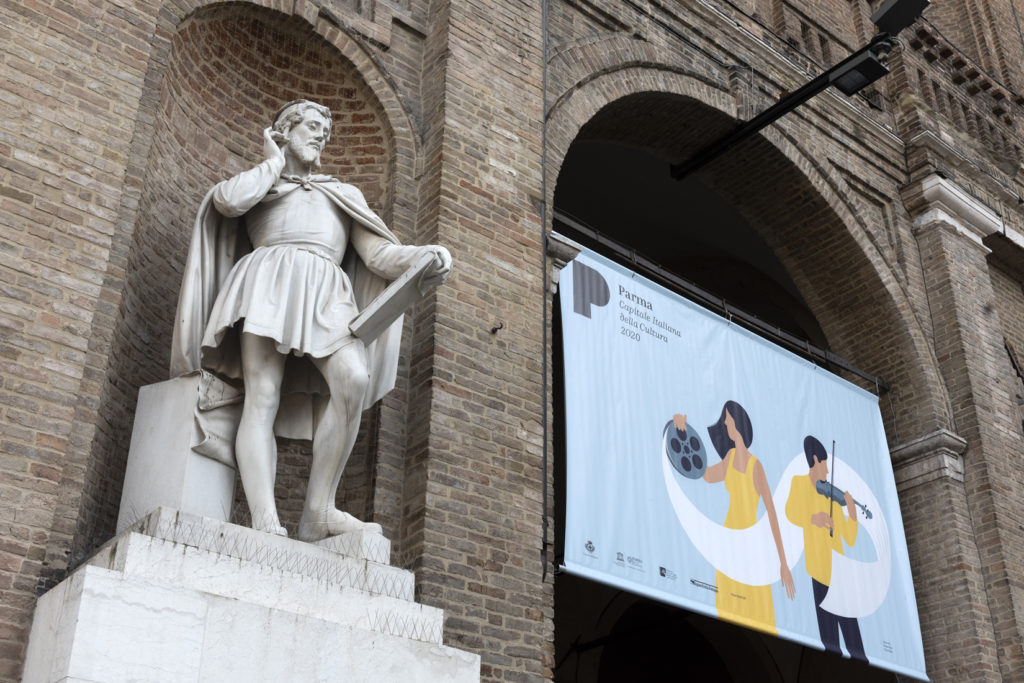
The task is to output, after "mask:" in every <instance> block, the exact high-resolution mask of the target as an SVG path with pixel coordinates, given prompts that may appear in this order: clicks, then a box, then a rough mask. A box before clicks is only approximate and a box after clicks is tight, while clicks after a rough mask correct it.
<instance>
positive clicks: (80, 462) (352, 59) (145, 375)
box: [44, 0, 421, 583]
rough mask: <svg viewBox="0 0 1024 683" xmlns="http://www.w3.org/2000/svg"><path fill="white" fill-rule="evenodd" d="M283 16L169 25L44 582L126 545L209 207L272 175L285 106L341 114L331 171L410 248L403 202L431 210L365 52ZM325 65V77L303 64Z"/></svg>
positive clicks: (202, 5) (158, 54) (163, 31)
mask: <svg viewBox="0 0 1024 683" xmlns="http://www.w3.org/2000/svg"><path fill="white" fill-rule="evenodd" d="M279 4H280V3H267V2H243V3H239V2H219V1H218V2H193V3H190V4H185V3H182V4H179V5H177V6H174V7H173V9H171V10H170V11H169V12H167V13H164V14H162V15H160V19H159V20H158V24H157V26H156V30H155V33H154V35H153V36H152V41H151V43H152V51H151V53H150V60H149V65H148V71H147V75H146V80H145V86H144V89H143V91H142V93H141V98H140V106H139V110H138V112H137V114H136V118H135V129H134V130H133V131H132V133H131V135H132V142H131V146H130V148H131V156H130V159H129V162H128V165H127V168H126V171H125V185H126V191H125V193H124V199H123V200H122V203H121V205H120V207H119V208H118V225H119V226H120V229H119V231H118V232H117V233H116V234H115V235H114V236H113V239H112V247H111V257H110V261H109V263H108V270H107V274H106V279H105V282H104V285H103V292H102V295H101V302H102V306H101V308H100V310H98V311H97V315H96V316H95V318H94V322H93V327H92V330H91V338H90V353H89V356H88V359H87V366H88V369H87V372H88V374H89V376H90V379H91V380H92V381H93V382H94V384H95V391H94V392H83V394H82V396H83V399H82V400H81V402H80V405H78V406H77V407H76V414H75V420H74V424H73V431H74V433H75V434H76V439H75V440H74V442H72V443H71V444H70V445H69V447H68V451H67V457H66V462H65V466H64V471H63V473H62V478H61V482H60V489H59V495H58V509H57V510H56V513H55V522H54V528H53V533H52V534H51V537H50V542H49V545H48V548H47V563H48V565H49V567H50V569H49V570H48V576H47V577H46V578H45V579H44V582H45V583H52V582H55V581H56V580H59V578H60V576H61V574H62V572H64V571H65V570H67V569H70V568H73V567H74V566H76V565H77V564H78V563H79V562H81V560H82V559H84V558H85V557H87V556H88V554H89V553H90V552H91V550H92V548H94V547H96V546H97V545H98V544H99V543H102V542H103V541H105V540H106V538H108V537H109V536H110V535H111V534H112V533H113V530H114V523H115V521H116V516H117V510H118V506H119V503H120V490H121V482H122V480H123V476H124V464H125V459H126V457H127V448H128V442H129V436H130V434H131V421H132V416H133V414H134V408H135V400H136V395H137V391H138V387H139V386H141V385H143V384H148V383H152V382H156V381H160V380H162V379H165V378H166V373H167V357H168V353H169V340H170V330H171V320H172V318H173V315H174V305H175V302H176V301H177V291H178V287H179V285H180V278H181V270H182V265H183V263H182V262H183V260H184V255H185V253H186V248H187V243H188V239H189V234H190V232H191V225H192V221H193V219H194V216H195V211H196V208H197V207H198V203H199V200H200V199H201V198H202V196H203V194H204V193H205V191H206V190H207V189H208V188H209V187H210V186H212V185H213V184H214V183H215V182H217V181H219V180H221V179H223V178H224V177H226V176H227V175H229V174H230V173H233V172H236V171H238V170H242V169H243V168H245V167H247V166H248V165H251V164H252V163H254V162H255V161H258V160H259V157H260V150H261V141H260V135H259V132H260V130H262V128H264V127H265V126H267V125H269V119H270V118H271V117H272V115H273V113H274V112H275V111H276V110H277V108H278V107H279V106H280V104H282V103H283V102H286V101H288V100H290V99H295V98H298V97H311V98H312V99H317V100H320V101H322V102H324V103H325V104H327V105H328V106H330V107H331V108H332V110H333V111H334V114H335V116H334V119H335V120H334V131H333V133H332V139H331V142H330V143H329V145H328V147H327V149H326V150H325V152H324V161H325V165H324V172H327V173H331V174H335V175H338V176H340V177H343V178H345V179H346V180H348V181H350V182H353V183H354V184H357V185H358V186H360V187H361V189H363V190H364V192H365V194H366V196H367V199H368V200H369V202H370V204H371V206H373V208H374V209H376V210H377V211H378V212H380V213H381V214H382V216H384V217H385V218H386V219H387V220H388V221H389V223H390V224H391V226H392V227H393V229H394V230H395V232H396V233H397V234H398V235H399V237H400V238H404V239H409V238H410V237H411V236H412V234H413V230H414V210H415V202H410V201H396V199H395V198H396V196H401V197H414V196H416V186H415V176H416V166H417V163H418V161H417V160H418V157H419V154H420V146H421V142H420V140H419V138H418V136H417V134H416V133H415V132H414V127H413V126H412V124H411V118H410V115H409V113H408V112H407V111H406V110H405V109H404V107H403V106H402V105H401V103H400V101H399V98H398V96H397V94H396V92H395V88H394V87H393V85H392V84H391V83H390V82H389V81H388V79H387V77H386V76H385V74H384V72H383V70H382V69H381V68H380V67H379V65H378V64H377V63H376V62H375V61H374V59H373V58H372V57H371V53H370V52H369V51H368V50H367V49H364V47H363V46H362V44H361V43H360V39H358V38H357V37H354V36H352V35H349V34H347V33H345V32H344V31H342V30H340V29H339V28H338V27H337V26H335V25H334V24H331V23H330V22H327V21H326V20H324V19H322V18H320V17H319V16H318V14H317V11H318V10H317V8H316V7H315V6H313V5H312V4H310V3H307V2H303V1H302V0H298V1H297V2H295V3H294V4H293V3H288V6H289V8H290V11H288V12H281V11H278V9H277V7H276V6H277V5H279ZM214 36H216V37H218V39H217V40H213V39H211V38H212V37H214ZM275 47H276V50H275ZM311 55H312V56H313V62H312V63H313V64H315V65H316V66H315V68H304V67H303V65H302V64H299V62H300V61H301V60H300V59H299V57H300V56H301V57H302V58H308V57H310V56H311ZM317 70H320V71H319V72H317ZM289 76H290V77H291V78H288V77H289ZM225 103H228V104H225ZM88 396H99V399H98V400H95V401H92V400H90V399H89V398H88ZM282 465H283V467H284V468H285V469H287V462H282ZM286 474H287V473H286ZM285 479H287V476H286V477H285ZM287 512H288V511H287V510H283V513H284V514H287Z"/></svg>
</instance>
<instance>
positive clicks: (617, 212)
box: [555, 139, 825, 347]
mask: <svg viewBox="0 0 1024 683" xmlns="http://www.w3.org/2000/svg"><path fill="white" fill-rule="evenodd" d="M669 163H670V161H669V160H668V158H666V157H664V156H661V155H659V154H657V153H656V152H653V151H651V150H649V149H644V148H642V147H637V146H634V145H632V144H629V143H623V142H618V141H610V140H587V139H578V140H577V141H576V142H575V143H574V144H573V145H572V147H571V148H570V149H569V153H568V154H567V155H566V158H565V162H564V163H563V165H562V171H561V174H560V175H559V180H558V185H557V186H556V188H555V209H556V211H559V212H564V213H565V214H567V215H569V216H570V217H573V218H575V219H578V220H579V221H580V222H582V223H584V224H586V225H588V226H590V227H591V228H593V229H595V230H598V231H599V232H601V234H602V235H606V236H608V237H611V238H612V239H614V240H616V241H619V242H622V243H623V244H625V245H626V246H628V247H630V248H633V249H636V250H637V252H638V253H640V254H643V255H645V256H647V257H648V258H650V259H651V260H653V261H655V262H657V263H659V264H660V265H661V266H662V267H663V268H665V269H667V270H669V271H671V272H672V273H675V274H676V275H679V276H681V277H683V278H684V279H686V280H689V281H691V282H694V283H696V284H698V285H700V286H701V287H703V288H704V289H707V290H710V291H711V292H714V293H716V294H717V295H719V296H721V297H723V298H725V299H726V300H727V301H728V302H729V303H731V304H733V305H735V306H737V307H738V308H741V309H743V310H745V311H747V312H748V313H751V314H753V315H756V316H757V317H759V318H761V319H762V320H764V321H766V322H768V323H769V324H771V325H773V326H776V327H780V328H782V329H783V330H785V331H787V332H789V333H791V334H794V335H796V336H799V337H802V338H804V339H808V340H810V341H811V342H812V343H814V344H816V345H818V346H822V347H823V346H825V338H824V335H823V334H822V332H821V329H820V328H819V327H818V324H817V323H816V322H815V320H814V316H812V315H811V313H810V311H808V309H807V306H806V304H805V303H804V301H803V299H801V297H800V294H799V293H798V292H797V290H796V287H795V286H794V285H793V282H792V280H791V279H790V278H789V276H788V275H787V273H786V270H785V268H783V267H782V264H780V263H779V261H778V260H777V259H776V258H775V256H774V254H772V252H771V250H770V249H769V248H768V247H767V246H766V245H765V243H764V242H763V241H762V240H761V239H760V238H759V237H758V235H757V233H756V232H755V231H754V229H753V228H752V227H751V226H750V224H749V223H747V222H746V221H745V220H744V219H743V218H742V217H741V216H740V214H739V213H738V212H737V211H736V209H735V208H734V207H733V206H732V205H731V204H730V203H729V202H727V201H726V200H725V199H723V198H722V197H721V196H719V195H718V194H717V193H716V192H715V191H714V190H713V189H711V188H709V187H708V186H707V185H705V184H704V183H703V182H701V181H700V179H699V178H697V177H691V178H688V179H686V180H685V181H683V182H677V181H675V180H673V179H672V178H671V177H670V176H669V171H668V169H669ZM556 229H565V228H561V227H560V226H557V225H556ZM566 231H567V232H568V233H569V234H568V236H569V237H572V238H573V239H576V240H578V241H580V242H582V243H587V242H589V241H590V240H588V238H587V237H586V236H585V235H582V234H580V233H578V232H575V231H573V230H572V228H568V229H567V230H566Z"/></svg>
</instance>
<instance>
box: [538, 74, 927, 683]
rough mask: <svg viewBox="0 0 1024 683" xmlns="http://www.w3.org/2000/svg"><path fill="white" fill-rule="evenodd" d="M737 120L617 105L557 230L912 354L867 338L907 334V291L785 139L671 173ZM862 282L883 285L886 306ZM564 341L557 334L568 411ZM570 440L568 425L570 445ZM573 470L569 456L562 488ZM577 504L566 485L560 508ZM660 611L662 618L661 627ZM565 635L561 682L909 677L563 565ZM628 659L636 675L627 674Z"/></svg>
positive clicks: (644, 98)
mask: <svg viewBox="0 0 1024 683" xmlns="http://www.w3.org/2000/svg"><path fill="white" fill-rule="evenodd" d="M728 125H729V121H728V118H727V117H725V116H723V115H722V114H720V113H718V112H715V111H713V110H711V109H710V108H708V107H706V106H704V105H702V104H700V103H698V102H695V101H693V100H690V99H687V98H683V97H679V96H672V95H667V94H660V93H643V94H639V95H631V96H627V97H623V98H621V99H618V100H616V101H614V102H612V103H611V104H609V105H607V106H605V107H604V108H602V109H601V110H600V111H598V113H597V114H596V115H595V116H593V117H592V118H591V119H590V120H589V121H588V122H587V123H586V124H585V125H583V126H581V127H580V128H579V131H578V134H577V135H576V137H575V139H574V140H573V142H572V144H571V145H570V146H568V149H567V152H566V154H565V156H564V159H563V161H562V163H561V167H560V171H559V175H558V181H557V185H556V187H555V190H554V202H553V204H554V212H555V223H554V229H555V230H564V231H565V232H566V234H567V236H569V237H571V238H573V239H576V240H578V241H580V242H582V243H584V244H587V246H591V247H593V248H595V249H596V250H598V251H605V252H606V255H608V256H613V255H612V254H611V253H610V252H608V251H607V250H603V249H602V247H601V245H600V241H599V240H597V241H595V240H594V239H592V237H591V236H590V235H589V234H587V233H583V232H579V231H575V232H574V231H573V228H572V227H571V225H569V224H568V223H566V222H563V223H562V224H561V225H560V224H559V221H558V215H559V214H562V215H568V216H571V217H573V218H574V219H575V220H577V221H578V222H580V223H584V224H586V225H587V226H589V227H590V228H592V229H593V230H596V231H598V232H600V234H601V235H602V236H603V237H607V238H610V239H613V240H616V241H618V242H620V243H623V244H624V245H625V246H627V247H629V248H632V249H636V251H637V252H639V253H640V254H643V255H645V256H646V257H648V258H650V259H651V260H653V261H656V262H658V263H659V264H660V265H661V266H662V267H663V268H665V269H667V270H669V271H671V272H673V273H675V274H676V275H679V276H681V277H683V278H685V279H687V280H690V281H692V282H694V283H695V284H697V285H698V286H700V287H702V288H704V289H706V290H711V291H714V292H717V293H718V294H719V295H721V296H723V297H725V298H726V299H728V300H729V302H730V303H731V304H732V305H734V306H736V307H737V308H740V309H743V310H745V311H747V312H749V313H752V314H754V315H757V316H758V317H760V318H762V319H763V320H765V321H768V322H769V323H770V324H771V325H775V326H778V327H779V328H781V329H783V330H784V331H787V332H789V333H791V334H795V335H798V336H801V337H803V338H805V339H808V340H809V341H811V342H812V343H814V344H816V345H818V346H820V347H823V348H832V349H833V350H836V351H837V352H839V353H840V355H845V356H847V357H848V358H850V359H851V360H852V361H853V362H854V363H855V364H858V365H860V366H861V367H863V368H865V369H867V370H870V371H874V372H879V373H883V372H886V371H887V370H889V369H894V368H897V367H899V363H898V361H897V362H895V363H894V362H893V359H892V358H891V357H890V358H882V354H880V353H879V351H878V349H877V347H875V346H873V345H872V344H871V342H870V341H869V337H867V336H865V328H869V329H871V330H874V331H875V333H876V334H877V333H878V332H879V330H885V333H886V335H888V336H889V337H893V336H896V337H898V338H903V334H901V333H900V332H898V330H900V329H903V327H904V326H903V325H902V324H899V323H898V322H897V321H898V318H899V314H898V313H897V312H896V311H895V310H894V308H895V307H894V306H892V305H886V304H881V303H879V301H887V300H889V299H890V298H891V297H890V296H889V295H888V294H886V291H885V286H884V285H883V278H885V277H889V274H888V273H886V272H885V271H884V268H883V264H881V263H879V262H874V263H873V262H872V261H871V259H870V258H868V257H867V256H865V254H864V252H863V249H862V247H861V246H860V245H859V244H858V243H857V241H856V239H855V238H854V237H852V236H851V235H850V232H849V229H848V224H847V223H844V221H843V220H842V219H841V218H840V211H838V210H837V209H836V207H835V205H833V204H831V203H830V201H829V200H827V199H826V198H824V197H823V196H822V194H821V193H820V192H818V191H817V190H815V188H814V187H813V185H812V183H811V182H810V181H809V180H808V178H807V177H806V175H805V171H802V170H800V169H799V168H798V166H797V164H795V163H794V162H793V161H791V160H790V159H789V158H787V157H786V156H785V155H784V154H783V153H782V152H781V151H780V150H779V149H778V148H776V147H775V146H773V145H772V144H770V143H769V142H768V141H767V140H765V139H764V138H759V139H756V140H753V141H750V142H748V143H746V144H745V145H744V146H742V147H740V148H737V149H736V150H734V151H733V152H732V154H731V156H730V157H728V158H727V159H723V160H721V161H720V162H716V164H715V165H714V166H713V167H711V168H709V169H708V172H706V173H704V174H700V175H698V176H696V177H690V178H688V179H687V180H686V181H684V182H682V183H676V182H674V181H672V180H671V179H670V177H669V170H668V169H669V164H670V163H671V162H673V161H680V160H682V159H685V158H687V156H688V155H689V154H691V153H692V152H693V151H694V150H695V149H696V148H699V147H700V146H701V144H702V143H704V142H706V141H707V140H708V139H711V138H712V137H713V136H714V135H716V134H717V133H718V132H719V131H721V130H723V129H725V128H727V126H728ZM613 258H614V256H613ZM880 273H881V274H880ZM851 287H852V289H851ZM860 288H863V293H861V290H860ZM862 296H864V297H869V298H870V297H873V298H874V300H875V303H874V306H873V307H871V310H870V312H869V307H868V306H867V305H866V300H865V301H863V302H861V297H862ZM858 302H860V303H858ZM893 330H897V332H894V331H893ZM901 343H906V341H905V339H904V340H903V341H902V342H901ZM560 353H561V350H560V349H557V348H556V349H555V351H554V358H555V365H556V370H555V372H554V376H555V396H554V405H555V407H556V408H555V409H556V419H555V422H556V424H557V423H558V422H559V420H558V416H557V411H558V410H559V406H560V405H561V402H560V399H561V394H560V387H559V386H558V382H559V381H560V377H559V374H560V373H559V371H558V370H557V366H558V364H559V358H560ZM903 372H904V373H906V372H908V369H907V368H903ZM894 420H895V417H894V416H890V417H889V422H890V423H891V422H892V421H894ZM561 438H562V437H561V435H559V434H558V433H557V430H556V437H555V443H556V452H558V451H559V448H560V447H561V443H560V439H561ZM563 477H564V472H563V471H562V470H560V469H559V467H557V466H556V470H555V480H556V481H555V490H556V492H559V493H556V497H557V496H558V495H560V492H561V491H562V490H564V489H563V488H562V484H563V481H564V479H562V478H563ZM563 503H564V501H563V500H557V499H556V514H557V513H558V512H559V511H560V510H561V506H562V504H563ZM558 554H559V549H557V548H556V555H558ZM802 588H803V590H808V589H809V587H808V586H803V587H802ZM640 615H642V616H640ZM644 622H646V624H647V625H651V626H653V625H656V628H654V629H653V630H647V629H646V628H645V627H644V626H641V623H644ZM555 648H556V656H555V664H556V670H555V680H557V681H565V682H573V683H575V682H577V681H604V680H626V679H627V678H628V680H666V678H667V676H670V675H671V676H673V677H679V676H680V674H687V675H694V676H704V675H707V676H709V677H711V679H712V680H736V681H744V680H766V681H811V680H821V677H822V676H823V675H824V672H826V671H828V672H829V674H828V675H829V676H830V678H831V679H832V680H867V681H891V680H894V677H893V674H890V673H887V672H885V671H882V670H880V669H876V668H872V667H867V666H865V665H863V664H860V663H857V662H852V661H850V660H847V659H842V658H838V657H835V656H832V655H827V654H825V653H822V652H819V651H817V650H814V649H811V648H806V647H803V646H801V645H798V644H795V643H792V642H788V641H783V640H780V639H778V638H774V637H771V636H767V635H762V634H760V633H756V632H753V631H750V630H746V629H743V628H740V627H737V626H733V625H731V624H727V623H725V622H721V621H718V620H715V619H710V618H707V617H703V616H700V615H697V614H694V613H692V612H689V611H686V610H683V609H677V608H674V607H668V606H664V605H656V604H655V603H651V602H649V601H647V600H646V599H645V598H640V597H637V596H633V595H629V594H625V593H621V592H619V591H616V590H615V589H611V588H607V587H605V586H602V585H599V584H597V583H594V582H591V581H588V580H586V579H582V578H579V577H574V576H570V575H565V574H563V575H559V576H557V577H556V579H555ZM630 666H632V667H633V668H632V669H630V668H629V667H630ZM623 667H626V668H623ZM623 672H630V674H629V676H627V678H622V676H623ZM616 677H618V678H616Z"/></svg>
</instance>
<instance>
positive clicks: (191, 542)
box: [23, 508, 480, 683]
mask: <svg viewBox="0 0 1024 683" xmlns="http://www.w3.org/2000/svg"><path fill="white" fill-rule="evenodd" d="M389 553H390V543H389V542H388V541H387V539H385V538H384V537H383V536H381V535H380V534H366V533H363V532H356V533H352V534H343V535H341V536H338V537H335V538H333V539H329V540H326V541H322V542H320V543H319V544H311V543H303V542H300V541H295V540H291V539H288V538H283V537H279V536H273V535H270V534H266V533H262V532H258V531H253V530H252V529H248V528H245V527H240V526H236V525H233V524H227V523H225V522H220V521H217V520H211V519H206V518H202V517H197V516H194V515H188V514H184V513H180V512H178V511H176V510H171V509H168V508H160V509H158V510H156V511H154V512H153V513H151V514H150V515H148V516H147V517H145V518H143V519H142V520H140V521H138V522H137V523H136V524H134V525H132V527H131V528H130V529H128V530H127V531H125V532H123V533H121V534H120V535H118V536H117V537H116V538H114V539H113V540H112V541H110V542H109V543H108V544H107V545H106V546H104V547H103V548H102V549H101V550H100V552H98V553H97V554H96V555H95V556H94V557H93V558H92V559H91V560H90V561H89V563H88V564H87V565H85V566H82V567H79V568H78V569H77V570H76V571H75V572H74V573H73V574H72V575H71V576H70V577H69V578H68V579H66V580H65V581H64V582H62V583H61V584H59V585H58V586H57V587H55V588H54V589H53V590H51V591H50V592H49V593H47V594H46V595H44V596H43V597H42V598H40V600H39V602H38V604H37V607H36V615H35V621H34V622H33V625H32V634H31V636H30V640H29V649H28V658H27V661H26V666H25V674H24V679H23V680H24V681H25V682H26V683H35V682H39V681H45V682H56V681H71V680H75V681H127V680H148V681H155V680H160V681H254V682H255V681H341V680H344V681H359V682H364V683H375V682H381V683H383V682H385V681H388V682H390V681H399V680H400V681H403V683H416V682H422V683H434V682H451V683H463V682H465V683H469V682H471V681H473V682H476V681H479V677H480V658H479V656H478V655H474V654H469V653H466V652H462V651H460V650H456V649H454V648H450V647H446V646H444V645H442V644H441V637H442V624H443V613H442V611H441V610H439V609H436V608H433V607H425V606H422V605H418V604H416V603H415V602H413V601H412V597H413V575H412V574H411V573H410V572H407V571H403V570H400V569H396V568H394V567H390V566H388V565H387V564H386V563H387V561H388V555H389Z"/></svg>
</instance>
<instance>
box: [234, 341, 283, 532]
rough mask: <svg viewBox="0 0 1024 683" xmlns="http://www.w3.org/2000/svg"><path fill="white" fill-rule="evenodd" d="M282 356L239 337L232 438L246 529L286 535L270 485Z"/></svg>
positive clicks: (274, 466) (266, 344) (274, 468)
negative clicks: (238, 407) (238, 391)
mask: <svg viewBox="0 0 1024 683" xmlns="http://www.w3.org/2000/svg"><path fill="white" fill-rule="evenodd" d="M285 359H286V356H284V355H282V354H281V353H279V352H278V351H277V348H276V345H275V342H274V340H273V339H269V338H267V337H259V336H256V335H254V334H249V333H248V332H245V333H243V334H242V379H243V380H244V382H245V402H244V403H243V404H242V419H241V420H240V421H239V423H238V436H237V437H235V460H236V461H237V462H238V474H239V476H240V477H241V479H242V489H243V490H244V491H245V500H246V501H247V502H248V503H249V513H250V515H251V516H252V528H253V529H259V530H260V531H267V532H270V533H273V534H280V535H282V536H285V535H287V534H286V532H285V529H284V527H283V526H281V521H280V519H279V518H278V516H277V504H276V503H275V502H274V480H275V479H276V477H277V442H276V441H275V439H274V419H275V418H276V417H277V408H278V406H279V405H280V403H281V379H282V377H283V376H284V362H285Z"/></svg>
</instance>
